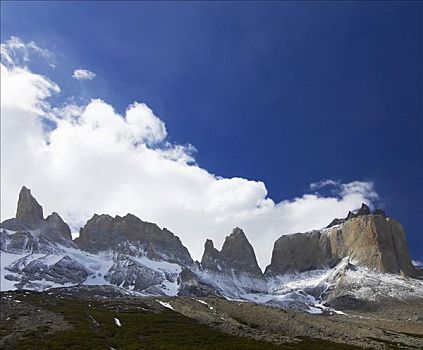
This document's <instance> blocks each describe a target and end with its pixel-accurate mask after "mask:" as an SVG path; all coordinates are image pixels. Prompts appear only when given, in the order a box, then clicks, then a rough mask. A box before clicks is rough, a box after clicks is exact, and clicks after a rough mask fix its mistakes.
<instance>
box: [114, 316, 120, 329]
mask: <svg viewBox="0 0 423 350" xmlns="http://www.w3.org/2000/svg"><path fill="white" fill-rule="evenodd" d="M114 320H115V323H116V326H118V327H122V323H120V320H119V319H118V318H116V317H115V318H114Z"/></svg>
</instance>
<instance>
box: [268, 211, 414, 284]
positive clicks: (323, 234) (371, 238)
mask: <svg viewBox="0 0 423 350" xmlns="http://www.w3.org/2000/svg"><path fill="white" fill-rule="evenodd" d="M382 214H384V213H383V212H381V211H378V212H376V213H374V214H371V213H370V210H369V208H368V207H367V206H366V205H363V206H362V208H361V209H360V210H359V211H358V212H357V213H355V214H354V213H350V214H349V215H348V217H347V218H346V219H343V222H342V223H339V224H337V225H338V226H335V227H330V228H326V229H323V230H318V231H312V232H307V233H296V234H292V235H285V236H282V237H280V238H279V239H278V240H277V241H276V242H275V245H274V249H273V253H272V260H271V264H270V265H269V266H268V267H267V268H266V275H267V276H270V275H278V274H284V273H289V272H303V271H309V270H315V269H322V268H328V267H333V266H334V265H336V264H338V263H339V262H340V261H341V260H342V259H343V258H345V257H349V259H350V261H351V262H352V263H353V264H355V265H358V266H364V267H367V268H369V269H372V270H375V271H377V272H387V273H396V274H398V273H403V274H405V275H408V276H415V275H416V273H417V272H416V269H415V268H414V266H413V265H412V263H411V259H410V255H409V253H408V248H407V241H406V237H405V231H404V228H403V226H402V225H401V224H400V223H399V222H398V221H396V220H394V219H391V218H387V217H385V215H382ZM338 220H339V219H338Z"/></svg>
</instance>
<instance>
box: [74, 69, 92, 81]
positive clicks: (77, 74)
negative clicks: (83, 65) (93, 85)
mask: <svg viewBox="0 0 423 350" xmlns="http://www.w3.org/2000/svg"><path fill="white" fill-rule="evenodd" d="M72 78H75V79H76V80H93V79H94V78H95V73H94V72H91V71H89V70H88V69H75V70H74V71H73V74H72Z"/></svg>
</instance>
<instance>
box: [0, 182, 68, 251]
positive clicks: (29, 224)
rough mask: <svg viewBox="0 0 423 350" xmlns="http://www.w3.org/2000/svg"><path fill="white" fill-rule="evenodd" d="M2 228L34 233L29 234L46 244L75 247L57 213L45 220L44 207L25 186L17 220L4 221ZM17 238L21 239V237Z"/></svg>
mask: <svg viewBox="0 0 423 350" xmlns="http://www.w3.org/2000/svg"><path fill="white" fill-rule="evenodd" d="M1 227H2V228H5V229H7V230H11V231H18V232H19V231H22V232H26V231H30V232H31V231H32V233H30V232H28V234H29V235H32V234H35V235H36V236H37V237H38V238H40V239H41V238H42V239H43V240H44V241H46V242H48V241H54V242H56V243H60V244H65V245H68V246H69V245H72V246H74V244H73V242H72V235H71V231H70V228H69V226H68V225H67V224H66V223H65V222H64V221H63V220H62V218H61V217H60V215H59V214H57V213H55V212H54V213H52V214H51V215H49V216H48V217H47V218H46V219H44V217H43V208H42V206H41V205H40V204H38V202H37V200H36V199H35V198H34V197H33V196H32V194H31V190H30V189H28V188H26V187H25V186H23V187H22V189H21V191H20V193H19V200H18V208H17V211H16V218H12V219H8V220H5V221H3V222H2V223H1ZM16 237H19V235H18V236H16ZM46 238H47V239H48V240H46ZM16 239H18V238H16Z"/></svg>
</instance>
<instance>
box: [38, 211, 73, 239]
mask: <svg viewBox="0 0 423 350" xmlns="http://www.w3.org/2000/svg"><path fill="white" fill-rule="evenodd" d="M45 221H46V224H47V226H48V228H49V229H50V230H52V231H55V232H57V233H58V234H59V235H61V236H62V238H64V239H67V240H72V234H71V230H70V228H69V226H68V224H67V223H66V222H64V221H63V219H62V218H61V217H60V215H59V214H57V213H56V212H53V213H51V214H50V215H49V216H47V218H46V220H45Z"/></svg>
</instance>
